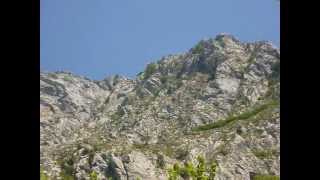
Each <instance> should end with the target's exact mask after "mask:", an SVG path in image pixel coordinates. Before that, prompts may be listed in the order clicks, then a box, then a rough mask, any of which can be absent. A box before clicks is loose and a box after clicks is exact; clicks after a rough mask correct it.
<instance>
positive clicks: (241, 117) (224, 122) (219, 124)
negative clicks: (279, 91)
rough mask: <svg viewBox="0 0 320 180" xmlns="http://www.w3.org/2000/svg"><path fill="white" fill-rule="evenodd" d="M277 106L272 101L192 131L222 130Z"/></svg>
mask: <svg viewBox="0 0 320 180" xmlns="http://www.w3.org/2000/svg"><path fill="white" fill-rule="evenodd" d="M277 104H278V102H276V101H271V102H268V103H266V104H263V105H260V106H258V107H256V108H254V109H253V110H251V111H246V112H244V113H241V114H240V115H238V116H231V117H229V118H227V119H224V120H219V121H217V122H214V123H210V124H206V125H203V126H198V127H195V128H193V129H192V131H205V130H210V129H215V128H220V127H223V126H225V125H227V124H229V123H231V122H233V121H236V120H245V119H249V118H251V117H253V116H255V115H257V114H258V113H260V112H262V111H264V110H266V109H267V108H269V107H271V106H275V105H277Z"/></svg>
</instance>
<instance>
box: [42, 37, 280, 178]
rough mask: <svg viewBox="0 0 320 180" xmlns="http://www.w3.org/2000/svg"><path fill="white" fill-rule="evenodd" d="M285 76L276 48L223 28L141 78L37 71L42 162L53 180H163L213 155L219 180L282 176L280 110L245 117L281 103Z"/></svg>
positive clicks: (211, 158) (157, 63)
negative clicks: (170, 171)
mask: <svg viewBox="0 0 320 180" xmlns="http://www.w3.org/2000/svg"><path fill="white" fill-rule="evenodd" d="M279 79H280V51H279V50H278V49H277V48H275V47H273V46H272V45H271V44H270V43H268V42H256V43H241V42H240V41H238V40H237V39H236V38H234V37H233V36H231V35H227V34H220V35H218V36H217V37H216V38H215V39H209V40H204V41H201V42H199V44H198V45H196V46H195V47H194V48H192V49H190V51H188V52H186V53H184V54H180V55H170V56H167V57H163V58H162V59H161V60H159V61H158V62H155V63H153V64H152V65H150V66H148V68H147V69H146V71H144V72H143V73H141V74H140V75H138V77H137V78H136V79H135V80H131V79H127V78H125V77H121V76H118V75H116V76H112V77H109V78H106V79H104V80H102V81H92V80H89V79H86V78H84V77H80V76H75V75H73V74H71V73H66V72H57V73H41V75H40V111H41V116H40V117H41V119H40V126H41V144H40V148H41V166H42V167H43V168H44V169H45V170H46V173H47V174H48V176H50V177H51V178H53V179H59V178H60V179H61V176H63V175H65V174H69V175H71V176H73V177H74V178H75V179H90V174H91V173H92V172H95V173H97V177H98V179H107V178H109V177H112V178H113V179H130V180H131V179H132V180H135V179H137V178H140V179H167V178H168V177H167V173H166V170H165V169H166V167H169V166H170V165H172V164H173V163H175V162H180V163H183V162H186V161H192V162H195V159H196V157H197V156H198V155H203V156H205V158H206V159H210V160H216V161H217V163H218V169H217V175H216V177H215V179H216V180H227V179H239V180H241V179H243V180H249V179H250V173H260V174H274V175H279V173H280V166H279V163H280V162H279V161H280V154H279V151H280V148H279V145H280V138H279V136H280V118H279V106H270V107H269V106H265V107H267V108H263V109H262V108H260V110H254V111H252V112H251V113H248V112H250V111H251V110H252V109H255V108H257V107H259V106H261V105H262V106H263V105H264V104H266V103H267V102H269V101H277V102H278V101H279V98H280V81H279ZM258 109H259V108H258ZM239 114H240V115H239ZM238 115H239V116H238ZM237 116H238V118H232V117H237ZM228 119H232V122H231V120H230V123H229V122H228V123H225V124H224V125H219V126H216V125H214V127H212V128H209V129H207V130H205V131H204V130H201V131H199V130H196V131H195V129H197V127H199V126H203V125H210V124H211V125H212V124H215V123H217V122H218V124H221V123H220V122H221V121H224V120H228Z"/></svg>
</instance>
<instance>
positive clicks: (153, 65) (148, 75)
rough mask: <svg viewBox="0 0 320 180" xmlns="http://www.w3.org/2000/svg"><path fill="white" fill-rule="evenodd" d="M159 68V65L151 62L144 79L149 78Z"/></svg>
mask: <svg viewBox="0 0 320 180" xmlns="http://www.w3.org/2000/svg"><path fill="white" fill-rule="evenodd" d="M156 70H157V65H156V64H155V63H151V64H148V65H147V68H146V70H145V73H144V79H147V78H149V77H150V76H151V75H152V74H153V73H155V72H156Z"/></svg>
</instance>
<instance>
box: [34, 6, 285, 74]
mask: <svg viewBox="0 0 320 180" xmlns="http://www.w3.org/2000/svg"><path fill="white" fill-rule="evenodd" d="M40 2H41V9H40V11H41V12H40V14H41V15H40V19H41V20H40V21H41V23H40V27H41V30H40V62H41V70H45V71H58V70H66V71H71V72H73V73H76V74H79V75H84V76H87V77H89V78H91V79H97V80H100V79H103V78H104V77H106V76H108V75H113V74H121V75H125V76H128V77H132V78H133V77H135V75H136V74H137V73H138V72H140V71H142V70H143V69H144V68H145V66H146V64H147V63H149V62H152V61H155V60H158V59H159V58H161V57H162V56H165V55H169V54H175V53H180V52H185V51H187V50H188V49H190V48H191V47H192V46H194V45H195V44H196V43H197V42H198V41H199V40H201V39H204V38H209V37H215V36H216V35H217V34H219V33H222V32H225V33H230V34H233V35H234V36H236V37H237V38H238V39H240V40H241V41H247V42H248V41H249V42H251V41H257V40H268V41H271V42H272V43H274V44H275V45H276V46H278V47H279V44H280V5H279V3H278V2H277V1H276V0H40Z"/></svg>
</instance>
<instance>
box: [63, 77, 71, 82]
mask: <svg viewBox="0 0 320 180" xmlns="http://www.w3.org/2000/svg"><path fill="white" fill-rule="evenodd" d="M63 80H65V81H69V82H70V81H72V79H71V77H69V76H63Z"/></svg>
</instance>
